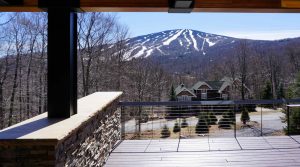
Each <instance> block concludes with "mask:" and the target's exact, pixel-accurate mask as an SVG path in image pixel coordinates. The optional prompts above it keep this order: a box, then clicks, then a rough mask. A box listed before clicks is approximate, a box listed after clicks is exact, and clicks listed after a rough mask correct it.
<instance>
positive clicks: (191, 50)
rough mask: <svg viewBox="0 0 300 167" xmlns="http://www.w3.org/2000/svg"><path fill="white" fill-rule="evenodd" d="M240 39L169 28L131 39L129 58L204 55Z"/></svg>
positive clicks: (129, 42) (129, 41)
mask: <svg viewBox="0 0 300 167" xmlns="http://www.w3.org/2000/svg"><path fill="white" fill-rule="evenodd" d="M237 40H238V39H236V38H231V37H226V36H221V35H215V34H209V33H205V32H200V31H195V30H191V29H177V30H168V31H163V32H158V33H152V34H148V35H143V36H138V37H134V38H131V39H129V40H128V41H127V42H128V44H127V45H128V46H130V50H129V52H128V54H127V57H128V59H131V58H139V57H150V56H166V55H167V56H173V57H174V56H175V57H176V56H182V55H197V56H204V55H207V53H209V52H211V51H213V50H214V49H215V48H218V47H223V46H228V45H233V44H234V42H235V41H237Z"/></svg>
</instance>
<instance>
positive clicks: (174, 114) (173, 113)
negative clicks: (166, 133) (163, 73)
mask: <svg viewBox="0 0 300 167" xmlns="http://www.w3.org/2000/svg"><path fill="white" fill-rule="evenodd" d="M169 96H170V99H169V100H170V101H176V93H175V88H174V86H173V85H172V86H171V90H170V95H169ZM168 108H169V109H168V115H167V116H166V118H167V119H176V118H178V117H179V114H180V113H179V112H180V111H179V108H178V107H176V106H168Z"/></svg>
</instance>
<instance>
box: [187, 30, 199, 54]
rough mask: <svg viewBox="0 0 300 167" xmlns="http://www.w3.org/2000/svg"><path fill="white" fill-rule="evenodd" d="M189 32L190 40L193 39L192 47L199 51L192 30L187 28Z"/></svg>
mask: <svg viewBox="0 0 300 167" xmlns="http://www.w3.org/2000/svg"><path fill="white" fill-rule="evenodd" d="M189 32H190V36H191V38H192V41H193V44H194V48H195V49H196V50H197V51H199V49H198V44H197V41H196V39H195V38H194V36H193V32H192V31H191V30H189Z"/></svg>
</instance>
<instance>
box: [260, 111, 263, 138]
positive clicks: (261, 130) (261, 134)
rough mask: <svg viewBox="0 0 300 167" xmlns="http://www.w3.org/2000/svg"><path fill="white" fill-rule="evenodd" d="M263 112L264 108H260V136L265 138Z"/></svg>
mask: <svg viewBox="0 0 300 167" xmlns="http://www.w3.org/2000/svg"><path fill="white" fill-rule="evenodd" d="M262 113H263V110H262V106H261V107H260V136H263V114H262Z"/></svg>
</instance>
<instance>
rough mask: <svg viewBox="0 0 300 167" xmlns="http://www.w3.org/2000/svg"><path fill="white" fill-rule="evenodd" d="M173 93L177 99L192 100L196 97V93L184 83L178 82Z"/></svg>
mask: <svg viewBox="0 0 300 167" xmlns="http://www.w3.org/2000/svg"><path fill="white" fill-rule="evenodd" d="M175 94H176V97H177V100H178V101H192V100H193V99H195V98H197V96H196V94H195V93H193V91H191V90H189V89H188V88H186V87H185V86H184V84H180V85H179V86H177V87H176V89H175Z"/></svg>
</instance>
